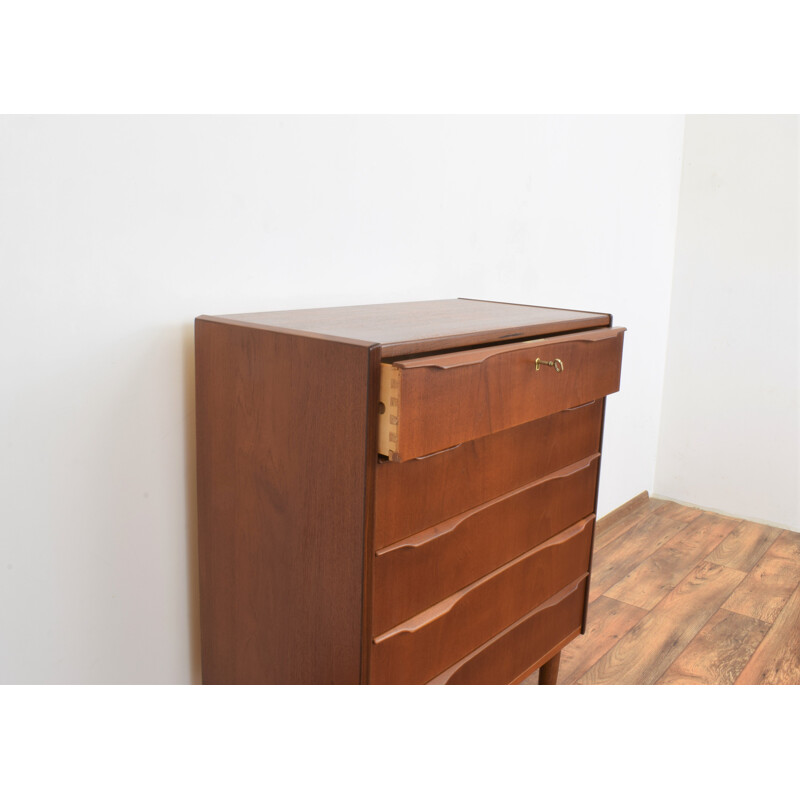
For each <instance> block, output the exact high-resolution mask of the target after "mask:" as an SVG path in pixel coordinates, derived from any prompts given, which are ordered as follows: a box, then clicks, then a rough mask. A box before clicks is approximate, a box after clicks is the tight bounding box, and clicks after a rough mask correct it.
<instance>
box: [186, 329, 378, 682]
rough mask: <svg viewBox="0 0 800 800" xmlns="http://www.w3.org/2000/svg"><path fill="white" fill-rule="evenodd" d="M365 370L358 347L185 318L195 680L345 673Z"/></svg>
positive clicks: (350, 678)
mask: <svg viewBox="0 0 800 800" xmlns="http://www.w3.org/2000/svg"><path fill="white" fill-rule="evenodd" d="M320 365H324V368H321V367H320ZM368 369H369V349H368V348H365V347H361V346H357V345H352V344H344V343H341V342H329V341H327V340H325V339H322V338H305V337H298V336H292V335H288V334H284V333H273V332H271V331H265V330H259V329H256V328H252V327H247V326H237V325H222V324H218V323H216V322H211V321H205V320H198V322H197V327H196V381H197V464H198V470H197V471H198V479H197V480H198V517H199V518H198V527H199V531H198V536H199V561H200V618H201V629H202V636H201V640H202V641H201V649H202V668H203V681H204V682H205V683H358V682H359V680H360V677H361V625H362V591H363V554H364V530H365V525H366V520H365V512H364V508H365V503H364V499H365V492H366V487H367V476H366V469H365V466H366V460H365V442H366V436H367V425H368V419H369V416H370V414H369V408H368V387H369V385H370V381H369V375H368ZM331 396H335V397H337V402H336V404H331V402H330V397H331ZM309 587H314V591H309Z"/></svg>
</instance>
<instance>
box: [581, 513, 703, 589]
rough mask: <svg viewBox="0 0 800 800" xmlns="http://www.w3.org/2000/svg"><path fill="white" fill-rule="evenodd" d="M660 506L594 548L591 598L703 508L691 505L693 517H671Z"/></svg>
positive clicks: (662, 542) (677, 531)
mask: <svg viewBox="0 0 800 800" xmlns="http://www.w3.org/2000/svg"><path fill="white" fill-rule="evenodd" d="M659 509H660V507H659ZM659 509H656V511H655V513H653V514H649V515H647V516H646V517H644V518H643V519H641V520H639V521H638V522H636V523H635V524H634V525H633V526H632V527H631V528H630V529H629V530H627V531H626V532H625V534H624V535H623V536H620V537H618V538H617V539H615V540H614V541H613V542H611V543H610V544H607V545H606V546H605V547H603V548H601V549H600V550H597V551H595V554H594V557H593V560H592V579H591V582H590V587H589V601H590V602H591V601H593V600H596V599H597V598H598V597H599V596H600V595H601V594H604V593H605V592H606V590H607V589H610V588H611V587H612V586H613V585H614V584H615V583H617V581H619V580H621V579H622V578H624V577H625V576H626V575H627V574H628V573H629V572H630V571H631V570H633V569H634V568H635V567H636V566H637V565H638V564H639V563H640V562H641V561H642V560H643V559H645V558H647V557H648V556H649V555H651V554H652V553H654V552H655V551H656V550H658V548H659V547H661V546H662V545H664V544H666V543H667V542H668V541H669V540H670V539H671V538H672V537H673V536H675V534H677V533H679V532H680V531H682V530H683V529H684V528H685V527H686V526H687V525H688V524H689V522H690V521H691V520H692V519H695V518H696V517H699V516H700V514H701V513H702V512H701V511H700V509H692V512H693V515H692V516H691V518H690V519H684V518H682V519H672V517H670V516H669V515H662V514H659V513H658V511H659Z"/></svg>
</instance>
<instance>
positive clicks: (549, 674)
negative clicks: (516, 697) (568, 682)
mask: <svg viewBox="0 0 800 800" xmlns="http://www.w3.org/2000/svg"><path fill="white" fill-rule="evenodd" d="M559 661H561V651H559V652H558V653H556V654H555V655H554V656H553V657H552V658H551V659H550V660H549V661H545V663H544V664H542V666H541V667H539V686H544V685H547V686H555V685H556V683H557V682H558V663H559Z"/></svg>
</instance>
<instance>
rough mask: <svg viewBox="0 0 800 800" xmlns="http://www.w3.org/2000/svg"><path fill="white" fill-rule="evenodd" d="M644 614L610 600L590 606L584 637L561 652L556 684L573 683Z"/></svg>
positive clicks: (640, 609) (638, 609)
mask: <svg viewBox="0 0 800 800" xmlns="http://www.w3.org/2000/svg"><path fill="white" fill-rule="evenodd" d="M646 613H647V612H646V611H645V610H644V609H642V608H637V607H636V606H631V605H628V603H620V602H619V601H618V600H612V599H611V598H610V597H598V598H597V600H595V601H594V602H593V603H590V604H589V609H588V617H587V625H586V633H585V634H584V635H583V636H579V637H578V638H577V639H573V640H572V641H571V642H570V643H569V644H568V645H567V646H566V647H565V648H564V650H562V651H561V666H560V669H559V673H558V682H559V683H561V684H568V683H574V682H575V681H576V680H577V679H578V678H580V677H581V676H582V675H583V674H584V673H585V672H586V671H587V670H588V669H589V667H591V666H592V665H593V664H594V663H595V662H596V661H598V660H599V659H600V657H601V656H603V655H604V654H605V653H607V652H608V651H609V650H610V649H611V648H612V647H613V646H614V645H615V644H616V643H617V642H618V641H619V640H620V639H621V638H622V637H623V636H624V635H625V634H626V633H627V632H628V631H629V630H630V629H631V628H632V627H633V626H634V625H635V624H636V623H637V622H638V621H639V620H640V619H641V618H642V617H643V616H644V615H645V614H646Z"/></svg>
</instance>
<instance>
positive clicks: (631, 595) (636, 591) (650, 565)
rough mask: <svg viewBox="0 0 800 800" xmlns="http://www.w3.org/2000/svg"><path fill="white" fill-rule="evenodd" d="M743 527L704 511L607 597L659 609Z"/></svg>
mask: <svg viewBox="0 0 800 800" xmlns="http://www.w3.org/2000/svg"><path fill="white" fill-rule="evenodd" d="M739 524H740V520H738V519H732V518H731V517H723V516H720V515H719V514H712V513H710V512H703V513H702V514H700V516H699V517H697V518H696V519H694V520H692V522H690V523H689V524H688V525H687V526H686V527H685V528H683V530H681V531H679V532H678V533H677V534H676V535H675V536H673V537H672V538H671V539H670V540H669V541H668V542H667V543H666V544H664V545H663V546H662V547H659V549H658V550H656V551H655V552H654V553H653V554H652V555H650V556H648V557H647V558H646V559H644V560H643V561H642V562H641V563H640V564H639V566H637V567H636V568H635V569H634V570H632V571H631V572H629V573H628V574H627V575H626V576H625V577H624V578H623V579H622V580H620V581H618V582H617V583H616V584H614V585H613V586H612V587H610V588H609V589H608V590H607V591H606V592H604V594H605V595H606V596H607V597H613V598H614V599H615V600H622V601H623V602H625V603H630V604H631V605H634V606H639V607H640V608H646V609H648V610H649V609H651V608H655V606H656V605H657V604H658V603H659V602H660V601H661V599H662V598H663V597H664V596H665V595H667V594H669V592H671V591H672V590H673V589H674V588H675V587H676V586H677V585H678V584H679V583H680V582H681V581H682V580H683V579H684V578H685V577H686V576H687V575H688V574H689V572H690V571H691V570H692V567H694V566H695V565H696V564H697V562H698V561H701V560H703V559H704V558H705V556H706V555H707V554H708V553H710V552H711V551H712V550H714V549H715V548H716V547H717V546H718V545H719V544H720V543H721V542H722V541H723V540H724V539H725V538H726V537H727V536H728V535H729V534H730V533H731V532H732V531H733V530H734V529H735V528H736V527H737V526H738V525H739Z"/></svg>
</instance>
